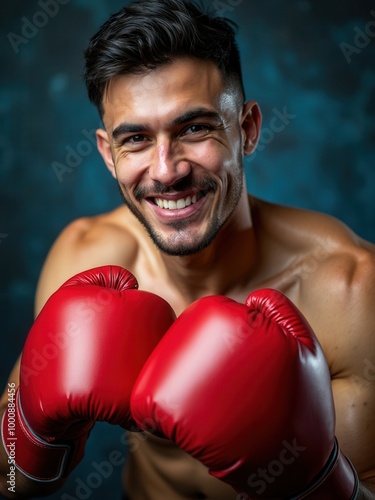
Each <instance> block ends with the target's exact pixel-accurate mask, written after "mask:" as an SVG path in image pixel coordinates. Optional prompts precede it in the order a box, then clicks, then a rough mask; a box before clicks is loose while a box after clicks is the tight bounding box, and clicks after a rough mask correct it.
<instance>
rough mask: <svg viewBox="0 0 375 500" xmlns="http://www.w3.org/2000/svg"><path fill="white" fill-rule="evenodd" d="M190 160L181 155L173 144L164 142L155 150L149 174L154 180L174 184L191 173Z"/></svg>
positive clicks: (168, 184) (169, 184) (167, 184)
mask: <svg viewBox="0 0 375 500" xmlns="http://www.w3.org/2000/svg"><path fill="white" fill-rule="evenodd" d="M190 171H191V165H190V162H188V161H187V160H185V159H184V158H183V157H182V156H181V152H177V151H176V150H175V149H174V148H173V147H172V145H171V144H169V143H166V142H163V143H161V144H158V145H157V146H156V148H155V150H154V155H153V158H152V164H151V165H150V168H149V175H150V177H151V179H152V180H154V181H159V182H160V183H162V184H164V185H166V186H172V185H173V184H176V183H177V182H178V181H180V180H181V179H183V178H184V177H186V176H187V175H189V174H190Z"/></svg>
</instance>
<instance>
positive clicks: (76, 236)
mask: <svg viewBox="0 0 375 500" xmlns="http://www.w3.org/2000/svg"><path fill="white" fill-rule="evenodd" d="M133 219H134V218H133V217H132V215H131V214H130V213H129V211H128V210H127V208H126V207H124V206H123V207H120V208H117V209H115V210H113V211H111V212H108V213H105V214H101V215H98V216H94V217H83V218H79V219H76V220H74V221H73V222H71V223H70V224H69V225H68V226H67V227H66V228H65V229H64V230H63V231H62V232H61V234H60V235H59V236H58V238H57V239H56V241H55V243H54V244H53V246H52V247H51V249H50V251H49V254H48V256H47V258H46V261H45V263H44V266H43V269H42V272H41V275H40V278H39V283H38V287H37V294H36V305H35V307H36V312H38V311H39V310H40V309H41V307H42V306H43V305H44V303H45V302H46V300H47V299H48V297H49V296H50V295H51V294H52V293H53V292H54V291H55V290H56V289H57V288H58V287H59V286H60V285H61V284H62V283H64V282H65V281H66V280H67V279H69V278H70V277H71V276H73V275H75V274H77V273H79V272H82V271H84V270H86V269H90V268H93V267H98V266H102V265H107V264H113V265H119V266H123V267H127V268H128V269H131V267H132V264H133V262H134V260H135V259H136V256H137V251H138V241H137V234H136V231H135V230H134V224H135V223H134V221H133Z"/></svg>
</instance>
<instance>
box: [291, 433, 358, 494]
mask: <svg viewBox="0 0 375 500" xmlns="http://www.w3.org/2000/svg"><path fill="white" fill-rule="evenodd" d="M358 489H359V481H358V475H357V472H356V471H355V469H354V467H353V465H352V463H351V462H350V460H349V459H348V458H346V457H345V456H344V455H343V454H342V453H341V450H340V447H339V445H338V443H337V440H336V438H335V445H334V448H333V450H332V453H331V456H330V458H329V460H328V461H327V463H326V466H325V467H324V469H323V470H322V472H321V474H319V476H318V477H316V478H315V480H314V481H313V483H311V484H310V485H309V486H308V488H306V489H304V490H303V491H301V492H300V493H299V494H297V495H294V496H293V497H291V500H297V499H306V500H331V499H332V498H341V499H342V500H355V499H356V498H358Z"/></svg>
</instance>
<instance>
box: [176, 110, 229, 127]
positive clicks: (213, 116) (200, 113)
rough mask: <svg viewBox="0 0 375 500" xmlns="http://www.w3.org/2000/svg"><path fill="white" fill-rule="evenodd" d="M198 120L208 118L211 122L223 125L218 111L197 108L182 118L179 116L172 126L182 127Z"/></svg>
mask: <svg viewBox="0 0 375 500" xmlns="http://www.w3.org/2000/svg"><path fill="white" fill-rule="evenodd" d="M196 118H208V119H210V120H215V121H217V122H219V123H222V119H221V116H220V115H219V113H217V112H216V111H211V110H209V109H206V108H197V109H193V110H191V111H188V112H187V113H185V114H184V115H182V116H179V117H178V118H176V119H175V120H173V121H172V125H182V124H184V123H187V122H190V121H191V120H195V119H196Z"/></svg>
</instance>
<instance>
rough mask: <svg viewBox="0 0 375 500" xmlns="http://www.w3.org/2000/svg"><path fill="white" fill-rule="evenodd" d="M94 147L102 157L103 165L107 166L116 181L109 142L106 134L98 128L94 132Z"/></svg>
mask: <svg viewBox="0 0 375 500" xmlns="http://www.w3.org/2000/svg"><path fill="white" fill-rule="evenodd" d="M96 145H97V148H98V151H99V153H100V154H101V155H102V158H103V160H104V163H105V164H106V165H107V168H108V170H109V171H110V172H111V174H112V176H113V177H114V178H115V179H116V169H115V165H114V163H113V156H112V149H111V144H110V142H109V139H108V134H107V132H106V131H105V130H104V129H102V128H99V129H98V130H97V131H96Z"/></svg>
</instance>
